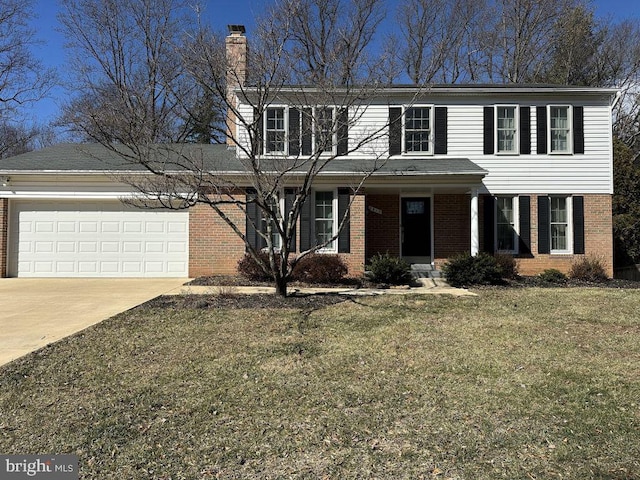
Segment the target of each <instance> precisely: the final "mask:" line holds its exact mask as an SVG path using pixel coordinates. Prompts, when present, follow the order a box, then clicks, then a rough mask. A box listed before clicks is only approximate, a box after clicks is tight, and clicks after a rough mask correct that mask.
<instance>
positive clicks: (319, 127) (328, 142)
mask: <svg viewBox="0 0 640 480" xmlns="http://www.w3.org/2000/svg"><path fill="white" fill-rule="evenodd" d="M315 135H316V149H317V150H318V151H320V152H326V151H331V150H332V149H333V108H316V130H315Z"/></svg>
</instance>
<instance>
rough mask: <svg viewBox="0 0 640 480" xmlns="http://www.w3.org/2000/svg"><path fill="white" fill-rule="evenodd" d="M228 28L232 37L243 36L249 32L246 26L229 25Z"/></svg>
mask: <svg viewBox="0 0 640 480" xmlns="http://www.w3.org/2000/svg"><path fill="white" fill-rule="evenodd" d="M227 28H228V29H229V34H230V35H242V34H244V33H245V32H246V31H247V30H246V29H245V28H244V25H227Z"/></svg>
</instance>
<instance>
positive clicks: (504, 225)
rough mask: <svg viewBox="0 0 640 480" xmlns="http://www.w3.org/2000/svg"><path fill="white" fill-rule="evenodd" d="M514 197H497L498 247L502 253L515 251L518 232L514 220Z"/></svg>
mask: <svg viewBox="0 0 640 480" xmlns="http://www.w3.org/2000/svg"><path fill="white" fill-rule="evenodd" d="M513 204H514V197H496V213H497V215H496V224H497V232H496V233H497V235H496V243H497V245H496V247H497V249H498V250H500V251H511V252H513V251H515V249H516V230H515V223H514V222H515V218H514V209H513Z"/></svg>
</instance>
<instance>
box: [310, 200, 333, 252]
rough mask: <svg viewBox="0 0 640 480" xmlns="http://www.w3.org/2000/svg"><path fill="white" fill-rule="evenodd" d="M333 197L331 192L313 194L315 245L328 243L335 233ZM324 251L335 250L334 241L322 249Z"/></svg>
mask: <svg viewBox="0 0 640 480" xmlns="http://www.w3.org/2000/svg"><path fill="white" fill-rule="evenodd" d="M334 199H335V195H334V192H333V191H326V192H316V193H315V209H314V213H315V222H314V227H315V240H316V244H317V245H322V244H324V243H326V242H328V241H329V240H330V239H331V238H332V237H333V236H334V234H335V233H334V232H335V219H336V215H335V205H334ZM323 250H326V251H334V250H335V240H334V241H332V242H330V243H329V244H328V245H327V246H326V247H324V248H323Z"/></svg>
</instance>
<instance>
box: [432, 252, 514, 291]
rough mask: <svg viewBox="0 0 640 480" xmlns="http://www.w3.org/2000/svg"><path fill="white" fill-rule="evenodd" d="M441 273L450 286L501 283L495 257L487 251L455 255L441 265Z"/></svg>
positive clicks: (500, 272)
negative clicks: (476, 253)
mask: <svg viewBox="0 0 640 480" xmlns="http://www.w3.org/2000/svg"><path fill="white" fill-rule="evenodd" d="M442 273H443V274H444V277H445V278H446V280H447V282H448V283H449V285H451V286H452V287H466V286H469V285H498V284H500V283H502V271H501V270H500V266H499V265H498V262H497V260H496V259H495V257H493V256H492V255H489V254H487V253H480V254H478V255H475V256H473V255H471V254H469V253H464V254H461V255H457V256H455V257H453V258H451V259H449V260H448V261H447V263H445V264H444V265H443V267H442Z"/></svg>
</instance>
